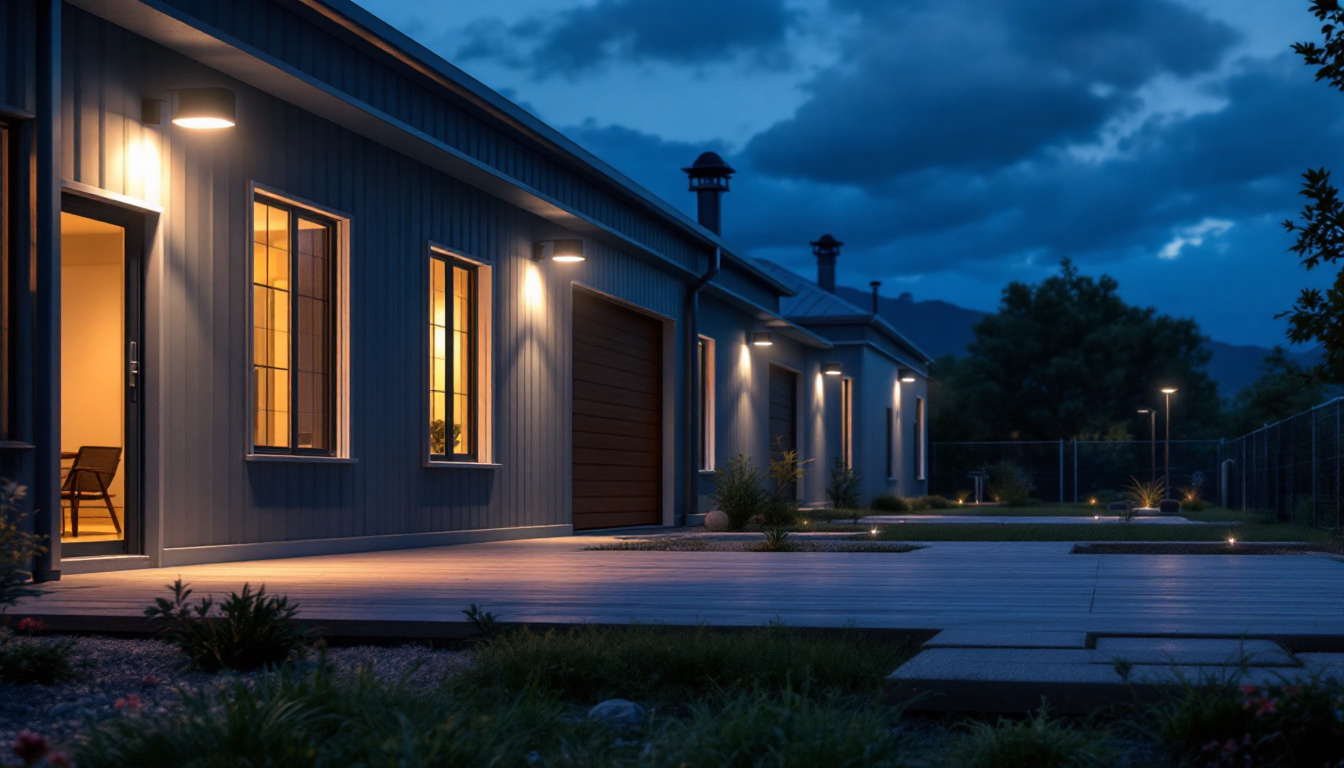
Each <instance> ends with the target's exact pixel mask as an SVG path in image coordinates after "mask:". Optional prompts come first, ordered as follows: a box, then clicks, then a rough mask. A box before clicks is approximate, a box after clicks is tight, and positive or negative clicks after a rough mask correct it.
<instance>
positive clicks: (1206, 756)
mask: <svg viewBox="0 0 1344 768" xmlns="http://www.w3.org/2000/svg"><path fill="white" fill-rule="evenodd" d="M1341 712H1344V684H1341V683H1340V682H1339V681H1337V680H1324V679H1314V680H1311V681H1309V682H1306V683H1301V684H1296V683H1294V684H1288V683H1283V684H1278V685H1268V686H1258V685H1242V686H1238V685H1237V684H1236V681H1235V680H1234V679H1232V678H1224V679H1213V678H1206V679H1204V680H1202V681H1200V682H1199V683H1190V684H1187V685H1185V686H1183V687H1182V689H1181V692H1180V693H1179V694H1178V695H1175V696H1173V697H1172V698H1171V699H1169V700H1168V701H1166V702H1163V703H1161V704H1159V705H1158V706H1156V707H1154V708H1153V709H1152V711H1151V712H1150V714H1151V715H1152V717H1153V718H1154V719H1155V720H1156V724H1155V726H1156V727H1155V730H1156V731H1157V733H1159V734H1160V736H1161V738H1162V741H1163V743H1165V744H1166V746H1167V749H1168V751H1169V752H1170V753H1171V754H1172V756H1173V757H1175V758H1177V759H1178V760H1181V761H1182V762H1183V763H1185V764H1188V765H1206V766H1224V765H1228V766H1231V765H1236V766H1242V765H1250V766H1292V767H1293V768H1333V767H1334V766H1337V765H1339V764H1340V763H1341V762H1344V722H1342V721H1344V715H1341V714H1340V713H1341Z"/></svg>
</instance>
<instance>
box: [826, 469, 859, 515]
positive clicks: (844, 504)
mask: <svg viewBox="0 0 1344 768" xmlns="http://www.w3.org/2000/svg"><path fill="white" fill-rule="evenodd" d="M826 495H827V496H828V497H830V499H831V506H832V507H835V508H836V509H855V508H857V507H858V506H859V503H860V502H861V501H862V499H861V498H860V497H859V473H858V472H857V471H855V469H854V468H853V467H846V466H845V462H844V460H842V459H841V458H840V457H839V456H836V457H835V463H833V464H832V465H831V484H830V486H829V487H827V489H826Z"/></svg>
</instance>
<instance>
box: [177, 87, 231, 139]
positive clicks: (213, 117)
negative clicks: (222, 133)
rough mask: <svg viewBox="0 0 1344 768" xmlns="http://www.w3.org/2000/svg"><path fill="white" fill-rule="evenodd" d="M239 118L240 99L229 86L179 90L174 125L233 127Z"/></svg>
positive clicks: (185, 126) (211, 127) (187, 126)
mask: <svg viewBox="0 0 1344 768" xmlns="http://www.w3.org/2000/svg"><path fill="white" fill-rule="evenodd" d="M237 120H238V100H237V97H235V96H234V94H233V91H231V90H229V89H228V88H183V89H182V90H180V91H178V92H177V108H176V109H174V110H173V125H180V126H182V127H183V128H198V129H199V128H204V129H213V128H232V127H233V126H234V125H235V124H236V123H237Z"/></svg>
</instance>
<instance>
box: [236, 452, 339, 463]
mask: <svg viewBox="0 0 1344 768" xmlns="http://www.w3.org/2000/svg"><path fill="white" fill-rule="evenodd" d="M244 458H245V459H246V460H247V461H257V462H262V463H273V464H358V463H359V459H351V458H346V457H344V456H294V455H292V454H287V453H249V454H247V456H245V457H244Z"/></svg>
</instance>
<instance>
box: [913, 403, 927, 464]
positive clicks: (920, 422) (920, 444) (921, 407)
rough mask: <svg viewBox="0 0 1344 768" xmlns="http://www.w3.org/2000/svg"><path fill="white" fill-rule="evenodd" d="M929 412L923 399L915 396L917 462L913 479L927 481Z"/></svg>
mask: <svg viewBox="0 0 1344 768" xmlns="http://www.w3.org/2000/svg"><path fill="white" fill-rule="evenodd" d="M928 422H929V411H928V407H927V406H926V405H925V400H924V398H922V397H920V396H919V395H915V451H917V452H918V454H919V461H917V462H915V479H916V480H927V479H928V474H929V471H928V466H929V441H928V433H929V424H928Z"/></svg>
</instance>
